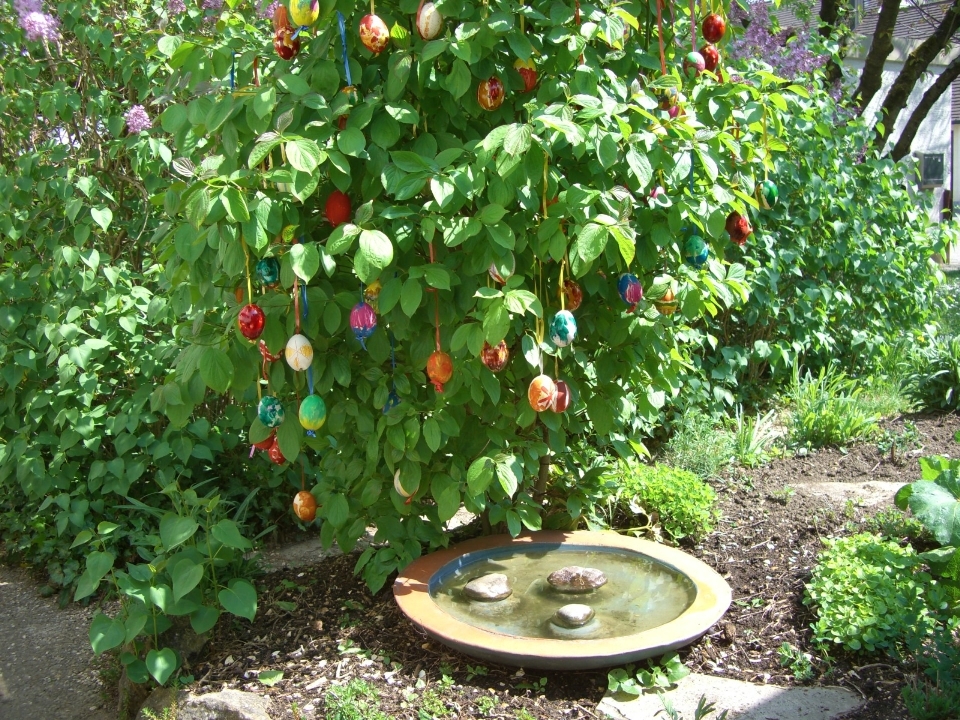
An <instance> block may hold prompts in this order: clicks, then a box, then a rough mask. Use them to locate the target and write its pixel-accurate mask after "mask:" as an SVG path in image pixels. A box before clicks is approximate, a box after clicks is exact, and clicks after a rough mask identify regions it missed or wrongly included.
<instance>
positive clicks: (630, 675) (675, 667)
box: [607, 652, 690, 695]
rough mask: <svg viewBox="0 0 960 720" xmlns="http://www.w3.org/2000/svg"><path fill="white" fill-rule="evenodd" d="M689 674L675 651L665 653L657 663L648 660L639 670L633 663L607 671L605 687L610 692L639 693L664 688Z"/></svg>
mask: <svg viewBox="0 0 960 720" xmlns="http://www.w3.org/2000/svg"><path fill="white" fill-rule="evenodd" d="M689 674H690V671H689V670H688V669H687V667H686V666H685V665H684V664H683V663H682V662H681V661H680V657H679V656H678V655H677V653H675V652H673V653H667V654H666V655H664V656H663V657H662V658H660V662H659V663H653V662H650V661H648V662H647V664H646V666H645V667H641V668H640V669H639V670H635V669H634V665H627V667H626V668H616V669H615V670H611V671H610V672H608V673H607V687H608V688H609V690H610V692H611V693H618V692H619V693H626V694H627V695H640V694H641V693H643V692H649V691H659V690H665V689H667V688H669V687H672V686H673V685H675V684H676V683H677V682H678V681H679V680H681V679H683V678H685V677H686V676H687V675H689Z"/></svg>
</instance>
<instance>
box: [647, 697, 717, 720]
mask: <svg viewBox="0 0 960 720" xmlns="http://www.w3.org/2000/svg"><path fill="white" fill-rule="evenodd" d="M660 702H661V703H662V704H663V709H662V710H658V711H657V714H656V715H655V716H654V717H659V716H660V715H666V716H667V717H668V718H670V720H683V715H681V714H680V711H679V710H677V709H676V708H675V707H674V706H673V703H672V702H670V698H668V697H667V696H666V695H663V694H661V695H660ZM716 711H717V710H716V705H715V704H714V703H712V702H707V696H706V695H701V696H700V701H699V702H698V703H697V707H696V709H695V710H694V711H693V720H706V718H707V717H709V716H710V715H712V714H713V713H715V712H716ZM729 712H730V711H729V710H724V711H723V712H722V713H720V714H719V715H717V718H716V720H726V718H727V714H728V713H729Z"/></svg>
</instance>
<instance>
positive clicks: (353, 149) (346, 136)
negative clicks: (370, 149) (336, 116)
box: [337, 127, 367, 157]
mask: <svg viewBox="0 0 960 720" xmlns="http://www.w3.org/2000/svg"><path fill="white" fill-rule="evenodd" d="M337 147H338V148H340V152H342V153H343V154H344V155H348V156H349V157H361V156H362V155H363V151H364V149H365V148H366V147H367V139H366V138H365V137H364V136H363V132H362V131H360V130H358V129H357V128H353V127H348V128H346V129H345V130H341V131H340V134H339V135H338V136H337Z"/></svg>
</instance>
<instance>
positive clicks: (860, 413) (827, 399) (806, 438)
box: [789, 367, 878, 447]
mask: <svg viewBox="0 0 960 720" xmlns="http://www.w3.org/2000/svg"><path fill="white" fill-rule="evenodd" d="M858 395H859V389H858V388H857V385H856V382H855V381H854V380H853V379H851V378H849V377H847V376H846V375H845V374H844V373H842V372H839V371H838V370H836V369H835V367H831V368H830V369H824V368H821V370H820V372H819V374H818V375H816V376H814V375H812V374H811V373H810V372H809V371H808V372H806V373H804V374H803V375H801V374H800V369H799V367H794V369H793V381H792V383H791V386H790V402H791V405H792V410H791V413H790V426H789V430H790V441H791V442H792V443H793V444H794V445H800V446H804V447H824V446H827V445H838V446H846V445H849V444H850V443H852V442H854V441H857V440H863V439H866V438H869V437H871V436H872V435H873V434H874V433H876V432H877V427H878V426H877V420H876V416H875V415H871V414H869V413H867V412H866V411H865V410H864V409H863V407H862V406H861V405H860V404H859V403H858V402H857V396H858Z"/></svg>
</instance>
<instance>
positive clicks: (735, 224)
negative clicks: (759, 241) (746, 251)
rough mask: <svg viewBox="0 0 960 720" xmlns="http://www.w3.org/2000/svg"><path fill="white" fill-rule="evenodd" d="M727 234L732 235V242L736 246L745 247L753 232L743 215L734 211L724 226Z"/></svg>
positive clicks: (728, 216)
mask: <svg viewBox="0 0 960 720" xmlns="http://www.w3.org/2000/svg"><path fill="white" fill-rule="evenodd" d="M724 227H725V228H726V230H727V232H728V233H729V234H730V241H731V242H733V243H734V244H735V245H739V246H740V247H743V246H744V245H746V243H747V238H748V237H750V233H752V232H753V228H752V227H750V221H749V220H747V219H746V218H745V217H744V216H743V215H741V214H740V213H738V212H736V211H734V212H732V213H730V214H729V215H727V222H726V223H725V224H724Z"/></svg>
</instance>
